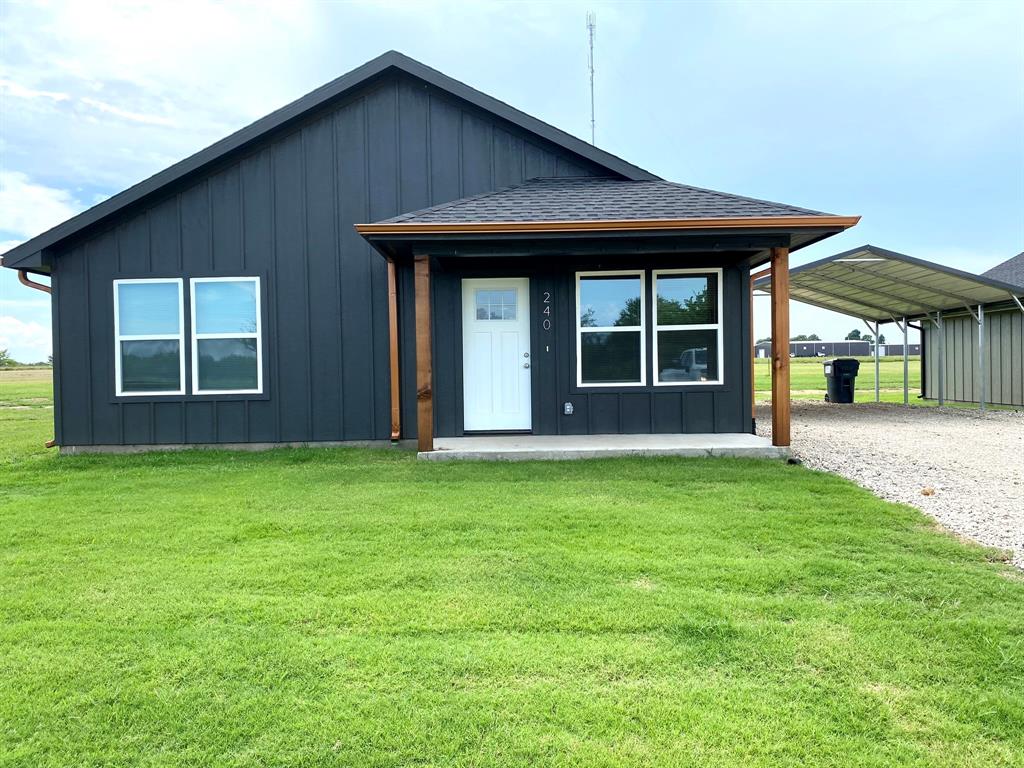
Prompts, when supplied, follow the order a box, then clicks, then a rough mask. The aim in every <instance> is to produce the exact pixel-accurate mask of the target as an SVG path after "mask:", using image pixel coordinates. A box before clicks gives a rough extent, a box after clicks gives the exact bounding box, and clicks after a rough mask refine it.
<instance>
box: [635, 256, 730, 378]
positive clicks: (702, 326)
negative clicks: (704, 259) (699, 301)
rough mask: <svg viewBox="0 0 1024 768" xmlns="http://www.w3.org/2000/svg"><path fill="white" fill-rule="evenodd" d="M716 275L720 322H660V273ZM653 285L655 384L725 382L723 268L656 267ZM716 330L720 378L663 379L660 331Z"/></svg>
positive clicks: (717, 308)
mask: <svg viewBox="0 0 1024 768" xmlns="http://www.w3.org/2000/svg"><path fill="white" fill-rule="evenodd" d="M712 274H713V275H716V276H717V280H716V283H717V284H718V291H717V293H718V299H717V301H716V302H715V309H716V314H717V320H718V322H715V323H697V324H693V325H659V324H658V277H659V276H660V275H712ZM651 275H652V285H651V296H652V298H653V299H654V317H653V323H654V334H653V339H652V341H651V344H652V355H653V358H652V359H653V360H654V386H656V387H707V386H714V385H721V384H724V383H725V361H724V360H723V358H722V352H723V340H724V333H723V330H722V326H723V325H724V324H725V323H724V318H723V312H722V269H721V268H719V267H713V268H704V269H699V268H696V267H694V268H687V269H655V270H653V271H652V273H651ZM711 330H714V331H716V332H717V333H716V334H715V338H716V339H717V341H718V352H717V356H716V360H717V361H718V378H717V379H714V380H709V381H661V379H660V374H661V371H660V370H659V366H658V331H711Z"/></svg>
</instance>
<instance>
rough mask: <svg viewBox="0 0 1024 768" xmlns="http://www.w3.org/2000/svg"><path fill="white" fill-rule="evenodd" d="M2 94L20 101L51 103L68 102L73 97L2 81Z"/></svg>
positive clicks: (0, 82) (0, 90)
mask: <svg viewBox="0 0 1024 768" xmlns="http://www.w3.org/2000/svg"><path fill="white" fill-rule="evenodd" d="M0 93H3V94H6V95H8V96H14V97H15V98H18V99H49V100H50V101H67V100H68V99H70V98H71V97H70V96H68V94H66V93H60V92H58V91H37V90H35V89H33V88H26V87H25V86H23V85H18V83H15V82H12V81H10V80H3V79H0Z"/></svg>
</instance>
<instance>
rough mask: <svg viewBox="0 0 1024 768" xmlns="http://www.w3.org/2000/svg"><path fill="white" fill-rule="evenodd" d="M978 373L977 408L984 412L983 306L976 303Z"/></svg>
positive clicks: (985, 378)
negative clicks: (979, 384) (979, 382)
mask: <svg viewBox="0 0 1024 768" xmlns="http://www.w3.org/2000/svg"><path fill="white" fill-rule="evenodd" d="M978 373H979V374H980V377H979V378H980V379H981V391H980V392H979V393H978V410H980V411H981V412H982V413H984V412H985V390H986V389H988V387H987V385H988V371H986V370H985V307H984V306H983V305H982V304H979V305H978Z"/></svg>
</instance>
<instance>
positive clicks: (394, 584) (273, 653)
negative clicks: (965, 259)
mask: <svg viewBox="0 0 1024 768" xmlns="http://www.w3.org/2000/svg"><path fill="white" fill-rule="evenodd" d="M46 386H47V385H46V384H43V383H36V384H32V383H31V382H28V383H26V382H21V383H17V384H14V383H12V382H9V381H4V380H2V379H0V401H2V402H3V403H4V405H3V406H0V446H2V448H0V451H2V453H0V681H2V683H0V765H3V766H15V765H16V766H32V767H33V768H38V767H41V766H100V765H103V766H108V765H125V766H129V765H130V766H204V767H205V766H300V765H301V766H360V767H364V766H399V765H418V766H428V765H431V766H447V765H455V766H535V765H565V766H568V765H580V766H679V765H699V766H730V767H732V766H737V765H742V766H744V768H753V767H754V766H779V765H815V766H819V765H825V766H847V765H852V766H890V765H919V766H926V765H927V766H932V765H935V766H1011V765H1021V763H1022V761H1024V580H1022V579H1021V573H1020V572H1019V571H1016V570H1013V569H1011V568H1010V567H1009V566H1007V565H1005V564H1003V563H1001V562H998V560H999V557H998V556H997V554H996V553H994V552H992V551H990V550H984V549H982V548H980V547H976V546H971V545H967V544H964V543H961V542H960V541H958V540H956V539H954V538H953V537H951V536H948V535H945V534H943V533H941V532H939V531H937V530H936V529H935V528H934V527H933V526H931V525H929V524H928V522H927V520H926V518H924V517H923V516H922V515H921V514H919V513H917V512H915V511H913V510H911V509H909V508H906V507H900V506H895V505H892V504H887V503H884V502H882V501H879V500H877V499H875V498H874V497H873V496H871V495H870V494H869V493H868V492H866V491H864V490H861V489H859V488H857V487H856V486H854V485H851V484H850V483H848V482H846V481H844V480H841V479H839V478H837V477H833V476H829V475H823V474H817V473H813V472H811V471H809V470H806V469H804V468H802V467H796V466H787V465H786V464H784V463H781V462H766V461H741V460H727V459H715V460H692V459H691V460H686V459H657V460H652V459H644V460H639V459H637V460H634V459H620V460H605V461H594V462H583V463H551V464H506V465H502V464H471V463H458V462H452V463H447V462H444V463H434V462H418V461H416V460H415V459H414V458H413V457H412V456H410V455H409V454H406V453H402V452H398V451H369V450H358V449H331V450H329V449H308V450H306V449H303V450H279V451H273V452H266V453H259V454H246V453H237V454H233V453H224V452H190V453H184V454H159V455H157V454H154V455H146V456H120V457H118V456H76V457H63V458H61V457H58V456H56V455H55V453H54V452H53V451H48V450H46V449H44V448H43V447H42V443H43V441H44V440H46V439H47V438H49V437H50V436H51V430H52V425H51V423H50V419H51V414H52V412H51V410H50V409H49V408H48V407H46V405H45V398H46V395H47V390H46Z"/></svg>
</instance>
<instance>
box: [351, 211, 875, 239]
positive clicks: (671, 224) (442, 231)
mask: <svg viewBox="0 0 1024 768" xmlns="http://www.w3.org/2000/svg"><path fill="white" fill-rule="evenodd" d="M859 221H860V216H764V217H757V218H755V217H740V218H712V219H595V220H589V221H488V222H397V223H396V222H392V223H376V224H356V225H355V228H356V231H357V232H359V234H361V235H363V236H364V237H368V236H378V237H379V236H382V235H399V236H409V235H475V234H492V235H496V234H520V233H536V234H545V233H556V232H580V233H583V232H588V233H589V232H653V231H662V232H664V231H676V230H708V229H713V230H723V229H726V230H733V229H735V230H743V229H772V230H797V229H807V228H812V229H827V230H836V231H842V230H844V229H848V228H850V227H852V226H854V225H856V224H857V222H859Z"/></svg>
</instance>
